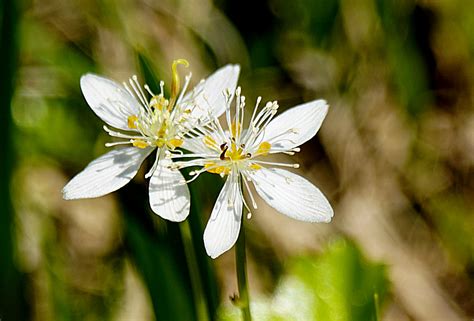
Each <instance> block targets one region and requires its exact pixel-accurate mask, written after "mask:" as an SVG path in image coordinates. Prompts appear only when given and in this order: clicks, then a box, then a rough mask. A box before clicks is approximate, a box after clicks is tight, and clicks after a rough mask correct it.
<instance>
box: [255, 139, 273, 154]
mask: <svg viewBox="0 0 474 321" xmlns="http://www.w3.org/2000/svg"><path fill="white" fill-rule="evenodd" d="M270 148H272V144H270V143H269V142H263V143H261V144H260V145H259V146H258V149H257V155H263V156H266V155H268V152H269V151H270Z"/></svg>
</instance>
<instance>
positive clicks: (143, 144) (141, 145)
mask: <svg viewBox="0 0 474 321" xmlns="http://www.w3.org/2000/svg"><path fill="white" fill-rule="evenodd" d="M132 144H133V146H135V147H138V148H142V149H143V148H147V147H148V144H147V143H146V142H145V141H143V140H141V139H136V140H134V141H133V142H132Z"/></svg>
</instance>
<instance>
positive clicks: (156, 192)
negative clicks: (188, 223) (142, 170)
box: [150, 159, 190, 222]
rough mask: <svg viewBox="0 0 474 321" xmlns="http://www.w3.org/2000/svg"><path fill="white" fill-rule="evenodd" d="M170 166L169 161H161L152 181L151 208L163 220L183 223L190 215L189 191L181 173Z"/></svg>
mask: <svg viewBox="0 0 474 321" xmlns="http://www.w3.org/2000/svg"><path fill="white" fill-rule="evenodd" d="M169 165H171V161H170V160H169V159H162V160H160V161H159V162H158V166H157V168H156V170H155V172H154V174H153V176H152V177H151V179H150V206H151V209H152V210H153V212H155V213H156V214H158V215H159V216H161V217H162V218H164V219H167V220H170V221H173V222H181V221H184V220H185V219H186V217H188V215H189V209H190V194H189V189H188V186H187V185H186V183H185V182H184V177H183V175H182V174H181V172H180V171H179V170H173V169H170V168H169V167H168V166H169Z"/></svg>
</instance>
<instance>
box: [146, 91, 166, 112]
mask: <svg viewBox="0 0 474 321" xmlns="http://www.w3.org/2000/svg"><path fill="white" fill-rule="evenodd" d="M168 105H169V101H168V99H166V98H165V97H163V95H162V94H160V95H158V96H153V98H152V99H151V100H150V106H151V107H153V108H156V109H158V110H163V108H166V107H168Z"/></svg>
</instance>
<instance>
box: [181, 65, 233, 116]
mask: <svg viewBox="0 0 474 321" xmlns="http://www.w3.org/2000/svg"><path fill="white" fill-rule="evenodd" d="M239 73H240V66H239V65H226V66H224V67H222V68H220V69H218V70H217V71H216V72H214V73H213V74H212V75H210V76H209V77H208V78H207V79H206V80H205V81H204V82H201V83H199V84H198V85H197V86H196V87H195V88H194V90H193V91H191V92H190V93H188V94H187V95H186V96H185V97H184V98H183V104H187V103H191V104H193V103H194V104H196V107H195V108H194V109H193V117H195V118H198V119H199V118H202V117H206V116H207V115H208V113H209V111H210V112H211V114H212V115H214V116H220V115H221V114H222V113H223V112H224V111H225V108H226V103H225V98H224V92H225V91H226V90H229V91H230V92H231V93H233V92H234V91H235V88H236V86H237V80H238V79H239Z"/></svg>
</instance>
